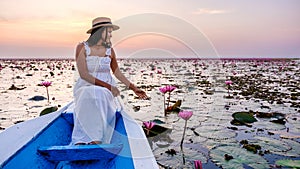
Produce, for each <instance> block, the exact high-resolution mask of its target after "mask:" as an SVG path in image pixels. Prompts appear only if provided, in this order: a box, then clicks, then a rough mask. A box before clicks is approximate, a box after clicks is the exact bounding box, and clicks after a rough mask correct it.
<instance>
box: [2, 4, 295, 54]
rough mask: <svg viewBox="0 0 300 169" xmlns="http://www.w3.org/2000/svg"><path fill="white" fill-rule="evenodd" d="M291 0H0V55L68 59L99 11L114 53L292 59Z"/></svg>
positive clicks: (292, 20)
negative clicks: (109, 26) (114, 27)
mask: <svg viewBox="0 0 300 169" xmlns="http://www.w3.org/2000/svg"><path fill="white" fill-rule="evenodd" d="M299 9H300V1H299V0H252V1H249V0H247V1H246V0H185V1H179V0H160V1H158V0H152V1H144V0H126V1H122V0H111V1H108V0H106V1H102V0H85V1H79V0H51V1H48V0H47V1H46V0H1V1H0V58H8V57H9V58H65V57H68V58H74V50H75V47H76V45H77V44H78V43H80V42H82V41H85V40H86V39H87V38H88V37H89V35H88V34H86V31H87V30H88V29H89V28H90V27H91V22H92V19H94V18H95V17H98V16H107V17H110V18H111V19H112V22H113V23H114V24H118V25H119V26H120V27H121V28H120V30H118V31H115V32H113V37H112V41H113V46H114V49H115V51H116V53H117V55H118V56H117V57H119V58H131V57H132V58H134V57H198V58H199V57H200V58H202V57H219V58H221V57H238V58H243V57H247V58H249V57H264V58H265V57H281V58H284V57H293V58H300V22H299V20H300V10H299Z"/></svg>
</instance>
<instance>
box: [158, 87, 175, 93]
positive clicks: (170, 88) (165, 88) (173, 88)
mask: <svg viewBox="0 0 300 169" xmlns="http://www.w3.org/2000/svg"><path fill="white" fill-rule="evenodd" d="M175 89H176V87H175V86H171V85H167V86H165V87H161V88H159V91H160V92H162V93H163V94H165V93H167V92H172V91H174V90H175Z"/></svg>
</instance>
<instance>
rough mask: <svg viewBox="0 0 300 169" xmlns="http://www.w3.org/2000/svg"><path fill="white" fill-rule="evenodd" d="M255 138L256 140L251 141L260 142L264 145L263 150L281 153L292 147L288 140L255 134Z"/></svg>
mask: <svg viewBox="0 0 300 169" xmlns="http://www.w3.org/2000/svg"><path fill="white" fill-rule="evenodd" d="M254 139H256V140H251V141H249V142H250V143H252V144H258V145H260V146H261V147H262V149H263V150H265V151H267V152H271V153H274V154H279V155H280V154H282V153H286V152H287V151H289V150H291V149H292V147H291V146H290V145H288V143H287V142H284V141H281V140H277V139H273V138H268V137H260V136H255V137H254Z"/></svg>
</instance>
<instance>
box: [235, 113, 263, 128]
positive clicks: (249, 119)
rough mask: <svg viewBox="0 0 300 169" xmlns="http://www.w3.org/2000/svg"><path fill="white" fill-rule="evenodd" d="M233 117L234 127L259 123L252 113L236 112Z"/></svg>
mask: <svg viewBox="0 0 300 169" xmlns="http://www.w3.org/2000/svg"><path fill="white" fill-rule="evenodd" d="M232 117H233V120H232V121H231V124H232V125H249V123H254V122H256V121H257V120H256V118H255V117H254V113H251V112H236V113H233V114H232Z"/></svg>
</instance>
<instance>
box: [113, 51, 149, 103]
mask: <svg viewBox="0 0 300 169" xmlns="http://www.w3.org/2000/svg"><path fill="white" fill-rule="evenodd" d="M111 59H112V61H111V65H110V67H111V69H112V71H113V74H114V75H115V77H116V78H117V79H118V80H120V81H121V82H122V83H124V84H125V85H126V86H127V87H129V89H131V90H133V91H134V93H135V94H136V95H137V96H139V97H140V98H142V99H147V98H148V96H147V95H146V93H145V92H144V91H143V90H141V89H139V88H137V87H136V86H135V85H134V84H132V83H131V82H130V81H129V80H128V79H127V78H126V77H125V76H124V74H123V73H122V72H121V71H120V69H119V66H118V62H117V59H116V54H115V51H114V49H113V48H111Z"/></svg>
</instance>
